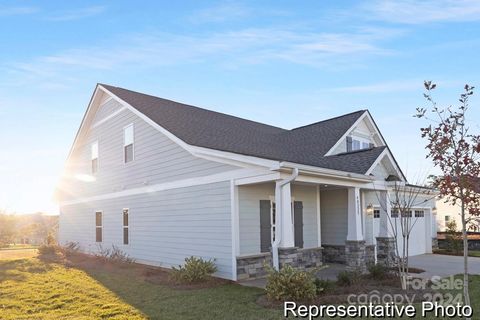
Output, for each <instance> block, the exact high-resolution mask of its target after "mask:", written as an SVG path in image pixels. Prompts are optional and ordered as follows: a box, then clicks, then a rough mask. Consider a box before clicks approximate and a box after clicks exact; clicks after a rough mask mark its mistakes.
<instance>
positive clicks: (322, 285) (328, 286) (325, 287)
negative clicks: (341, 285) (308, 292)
mask: <svg viewBox="0 0 480 320" xmlns="http://www.w3.org/2000/svg"><path fill="white" fill-rule="evenodd" d="M314 283H315V288H316V292H317V295H318V294H321V293H325V292H329V291H331V290H332V289H333V288H334V287H335V282H333V281H330V280H323V279H318V278H315V281H314Z"/></svg>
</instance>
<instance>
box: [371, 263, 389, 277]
mask: <svg viewBox="0 0 480 320" xmlns="http://www.w3.org/2000/svg"><path fill="white" fill-rule="evenodd" d="M368 272H369V273H370V276H371V277H372V278H373V279H377V280H382V279H385V278H387V276H388V275H389V273H390V272H389V269H388V268H387V266H385V265H384V264H381V263H377V264H371V265H369V266H368Z"/></svg>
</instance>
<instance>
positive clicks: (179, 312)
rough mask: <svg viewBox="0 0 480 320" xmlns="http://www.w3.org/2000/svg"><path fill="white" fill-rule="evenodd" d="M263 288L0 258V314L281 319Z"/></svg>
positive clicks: (4, 317) (5, 317)
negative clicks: (202, 285)
mask: <svg viewBox="0 0 480 320" xmlns="http://www.w3.org/2000/svg"><path fill="white" fill-rule="evenodd" d="M262 292H263V291H262V290H260V289H256V288H247V287H242V286H239V285H234V284H228V285H222V286H220V287H216V288H210V289H198V290H174V289H171V288H169V287H165V286H160V285H156V284H151V283H149V282H146V281H144V280H143V279H141V277H138V276H137V275H136V274H135V273H134V272H133V271H130V270H128V269H119V270H115V271H114V272H111V271H109V270H86V271H83V270H79V269H75V268H69V269H67V268H65V267H63V266H61V265H59V264H55V263H45V262H43V261H41V260H39V259H37V258H26V259H17V260H0V319H2V320H8V319H280V318H281V311H280V310H273V311H272V310H269V309H265V308H262V307H260V306H258V305H257V304H256V302H255V301H256V299H257V297H258V296H259V295H261V294H262Z"/></svg>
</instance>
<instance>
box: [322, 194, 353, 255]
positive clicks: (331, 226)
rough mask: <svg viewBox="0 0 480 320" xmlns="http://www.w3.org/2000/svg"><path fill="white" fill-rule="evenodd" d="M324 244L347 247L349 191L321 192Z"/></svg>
mask: <svg viewBox="0 0 480 320" xmlns="http://www.w3.org/2000/svg"><path fill="white" fill-rule="evenodd" d="M320 211H321V219H322V223H321V227H322V244H326V245H328V244H330V245H345V240H346V239H347V227H348V224H347V223H348V221H347V212H348V194H347V189H339V190H328V191H321V192H320Z"/></svg>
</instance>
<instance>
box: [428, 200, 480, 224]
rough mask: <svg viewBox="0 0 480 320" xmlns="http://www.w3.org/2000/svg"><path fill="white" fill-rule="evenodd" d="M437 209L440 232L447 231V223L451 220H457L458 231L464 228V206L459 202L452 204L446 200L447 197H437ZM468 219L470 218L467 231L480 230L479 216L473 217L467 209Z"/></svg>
mask: <svg viewBox="0 0 480 320" xmlns="http://www.w3.org/2000/svg"><path fill="white" fill-rule="evenodd" d="M436 209H437V230H438V231H440V232H445V231H447V224H448V223H449V222H452V221H455V223H456V225H457V231H461V230H462V208H461V205H460V204H459V203H457V204H456V205H453V204H451V203H450V202H445V199H437V202H436ZM466 212H467V213H466V217H467V219H470V221H469V223H468V224H467V228H468V229H467V231H470V232H479V231H480V219H479V218H478V217H472V216H471V215H470V214H469V213H468V209H467V211H466Z"/></svg>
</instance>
